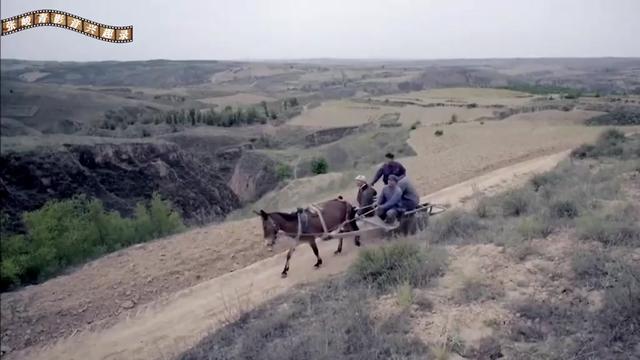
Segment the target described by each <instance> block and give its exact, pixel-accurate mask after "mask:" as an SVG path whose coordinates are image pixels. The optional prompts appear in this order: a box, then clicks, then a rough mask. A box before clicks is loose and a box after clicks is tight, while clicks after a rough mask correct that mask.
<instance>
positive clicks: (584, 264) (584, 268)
mask: <svg viewBox="0 0 640 360" xmlns="http://www.w3.org/2000/svg"><path fill="white" fill-rule="evenodd" d="M611 261H612V259H611V258H610V257H609V256H608V255H607V253H606V252H604V251H602V250H597V249H592V250H586V249H583V250H580V251H578V252H576V253H575V254H574V255H573V256H572V258H571V268H572V269H573V272H574V274H575V277H576V279H578V280H580V281H581V282H584V283H586V284H587V285H588V286H590V287H601V286H602V285H603V282H604V278H605V277H606V276H607V274H608V271H607V267H608V264H609V263H610V262H611Z"/></svg>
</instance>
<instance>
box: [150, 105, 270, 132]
mask: <svg viewBox="0 0 640 360" xmlns="http://www.w3.org/2000/svg"><path fill="white" fill-rule="evenodd" d="M267 111H268V110H267ZM267 114H268V115H269V116H270V117H271V119H277V118H278V115H277V114H276V113H275V112H267V113H265V112H263V111H262V112H261V111H258V110H257V109H256V108H253V107H251V108H248V109H246V110H245V109H242V108H239V107H238V108H235V109H234V108H233V107H231V106H226V107H225V108H224V109H223V110H222V111H216V110H215V109H189V110H186V109H182V110H172V111H169V112H167V113H164V114H162V115H160V116H156V117H155V118H154V123H155V124H161V123H166V124H173V125H191V126H197V125H210V126H224V127H231V126H245V125H253V124H265V123H266V122H267V119H268V116H267Z"/></svg>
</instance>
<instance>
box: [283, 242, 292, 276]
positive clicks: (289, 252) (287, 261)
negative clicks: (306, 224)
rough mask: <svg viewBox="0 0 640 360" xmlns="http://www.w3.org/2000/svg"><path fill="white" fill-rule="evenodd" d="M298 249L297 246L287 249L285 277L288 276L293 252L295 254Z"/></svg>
mask: <svg viewBox="0 0 640 360" xmlns="http://www.w3.org/2000/svg"><path fill="white" fill-rule="evenodd" d="M295 250H296V248H295V247H292V248H289V251H287V260H286V261H285V262H284V269H283V270H282V274H281V275H282V277H283V278H285V277H287V272H289V260H290V259H291V254H293V252H294V251H295Z"/></svg>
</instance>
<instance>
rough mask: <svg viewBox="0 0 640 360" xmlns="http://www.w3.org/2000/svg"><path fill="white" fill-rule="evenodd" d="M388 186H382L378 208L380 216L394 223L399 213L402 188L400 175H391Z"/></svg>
mask: <svg viewBox="0 0 640 360" xmlns="http://www.w3.org/2000/svg"><path fill="white" fill-rule="evenodd" d="M387 180H388V183H387V186H385V187H384V188H382V192H381V193H380V195H379V197H378V208H377V210H376V212H377V214H378V216H380V218H381V219H382V220H385V221H386V222H387V223H388V224H393V223H394V222H395V221H396V219H397V218H398V215H399V210H400V205H401V200H402V189H400V186H398V177H397V176H395V175H389V178H388V179H387Z"/></svg>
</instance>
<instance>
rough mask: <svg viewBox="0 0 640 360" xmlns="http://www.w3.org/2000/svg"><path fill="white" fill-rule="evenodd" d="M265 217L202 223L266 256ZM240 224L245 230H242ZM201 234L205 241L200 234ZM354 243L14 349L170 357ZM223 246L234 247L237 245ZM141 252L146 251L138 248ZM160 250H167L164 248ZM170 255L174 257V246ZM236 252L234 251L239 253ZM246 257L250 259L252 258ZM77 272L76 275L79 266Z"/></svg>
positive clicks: (491, 181) (525, 168) (482, 181)
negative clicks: (261, 224)
mask: <svg viewBox="0 0 640 360" xmlns="http://www.w3.org/2000/svg"><path fill="white" fill-rule="evenodd" d="M565 155H566V152H562V153H557V154H554V155H549V156H543V157H540V158H536V159H533V160H529V161H525V162H522V163H519V164H516V165H512V166H509V167H506V168H503V169H499V170H496V171H494V172H491V173H489V174H485V175H483V176H480V177H477V178H474V179H472V180H469V181H466V182H463V183H461V184H458V185H455V186H452V187H449V188H446V189H443V190H441V191H438V192H437V193H434V194H432V195H429V196H427V197H426V198H427V199H428V200H429V201H433V202H439V203H450V204H456V203H458V202H460V201H461V200H463V199H464V198H466V197H468V196H470V195H472V193H473V191H477V190H490V189H495V188H498V187H504V186H513V185H516V184H518V183H520V182H522V181H524V179H526V178H527V177H528V175H530V174H531V173H534V172H540V171H545V170H548V169H550V168H551V167H553V166H554V165H555V164H556V163H557V162H558V161H560V160H561V159H562V158H564V157H565ZM257 225H258V224H257V222H256V221H255V220H249V221H242V222H236V223H230V224H224V225H222V226H220V227H216V228H213V229H209V230H204V229H202V230H197V231H212V232H213V233H215V234H216V235H218V236H221V235H222V236H225V237H227V238H230V239H233V238H234V235H233V234H234V233H235V234H238V232H241V233H244V235H245V236H247V235H248V236H249V237H251V235H250V234H251V233H253V237H254V239H255V240H251V242H250V244H251V246H250V247H249V248H247V249H243V250H241V249H237V250H240V251H234V253H235V254H244V255H243V256H248V257H251V256H255V257H256V258H259V257H261V256H264V255H262V253H263V251H264V250H263V249H261V248H260V245H259V242H258V241H257V239H256V238H258V237H259V231H258V227H257ZM222 228H225V229H227V231H225V232H224V233H223V232H222V231H223V230H222ZM234 229H235V230H236V231H238V232H234ZM190 234H191V235H192V236H193V235H195V234H197V233H196V232H191V233H190ZM181 236H185V235H181ZM236 236H237V235H236ZM193 237H194V238H195V239H194V241H195V242H196V244H197V242H198V239H197V238H198V236H193ZM200 237H202V235H200ZM176 238H177V237H176ZM172 240H173V241H175V240H174V239H168V240H165V242H166V247H165V246H163V248H164V249H165V250H167V251H169V250H170V249H176V246H171V245H176V244H171V243H170V242H171V241H172ZM238 240H239V239H238ZM245 240H247V238H245ZM196 244H192V245H194V246H193V247H192V246H189V247H190V248H192V249H191V250H189V249H185V248H183V249H182V250H183V251H193V248H195V247H196V246H195V245H196ZM232 244H233V242H232V243H230V245H232ZM347 244H348V245H347V249H346V251H345V253H344V254H343V255H341V256H337V257H333V256H330V255H329V254H331V253H332V251H333V248H334V247H335V242H333V241H329V242H324V243H322V244H320V253H321V254H322V255H323V256H324V259H325V264H326V266H325V267H323V268H321V269H320V270H317V271H315V270H312V264H313V262H314V259H313V254H312V253H311V251H309V250H308V249H307V248H301V249H300V250H299V251H298V252H296V254H295V256H294V258H293V262H292V265H291V272H290V276H289V278H287V279H280V277H279V273H280V270H281V267H282V265H283V256H282V254H278V255H276V256H272V257H269V258H267V259H264V260H261V261H259V262H256V263H254V264H252V265H250V266H248V267H246V268H243V269H240V270H238V271H235V272H231V273H228V274H225V275H222V276H220V277H217V278H213V279H211V280H209V281H205V282H202V283H200V284H198V285H196V286H193V287H191V288H187V289H185V290H182V291H180V292H178V293H176V294H175V295H173V296H170V297H164V298H163V299H160V300H157V301H155V302H153V303H150V304H149V305H147V306H144V307H143V308H141V309H140V311H138V313H137V314H135V315H133V314H132V315H133V316H132V317H131V318H129V319H126V320H124V319H123V320H122V321H119V322H118V323H116V324H115V325H113V326H111V327H108V328H103V329H97V330H95V331H83V332H79V333H77V334H74V336H71V337H69V338H66V339H64V340H62V341H60V342H59V343H57V344H55V345H53V346H51V347H49V348H46V349H36V348H32V349H27V351H22V352H20V353H14V354H12V356H11V358H30V359H150V358H168V357H170V356H171V355H172V354H176V353H178V352H180V351H181V350H184V349H186V348H188V347H190V346H192V345H193V344H195V343H196V342H197V341H198V340H199V339H200V338H202V337H203V336H204V335H205V334H206V333H207V332H208V331H210V330H211V328H212V327H216V326H220V325H221V324H223V323H224V322H225V321H228V320H230V319H232V318H233V317H234V316H236V315H237V314H238V312H240V311H243V310H247V309H249V308H250V307H252V306H255V305H256V304H258V303H260V302H262V301H265V300H267V299H270V298H272V297H274V296H276V295H278V294H281V293H283V292H284V291H286V290H287V289H289V288H291V287H293V286H295V285H298V284H302V283H306V282H309V281H314V280H317V279H321V278H326V277H328V276H331V275H332V274H336V273H339V272H341V271H344V270H345V269H346V268H347V267H348V265H349V264H350V263H351V261H352V260H353V259H354V258H355V256H356V254H357V249H355V248H353V247H352V246H351V243H350V242H347ZM232 246H233V245H232ZM365 246H366V244H365ZM143 247H144V245H143V246H140V247H138V248H134V249H131V250H130V252H131V253H132V254H127V253H124V254H123V253H119V254H114V255H112V256H110V257H107V258H105V259H103V260H104V261H105V262H106V261H114V258H117V257H119V256H121V257H122V256H133V257H136V256H138V257H139V256H142V252H141V250H142V249H140V248H143ZM221 250H223V251H227V250H229V249H221ZM174 251H175V250H174ZM200 251H202V249H200ZM210 251H214V250H210ZM136 252H138V253H137V254H135V253H136ZM133 254H135V255H133ZM192 254H193V258H191V259H190V258H189V257H184V258H183V259H184V260H183V261H185V262H193V261H196V262H197V261H198V259H201V260H202V261H203V260H204V259H207V256H209V259H210V260H211V256H213V255H212V254H211V252H209V253H208V255H204V254H196V253H192ZM227 254H228V253H227ZM154 255H155V256H157V255H162V253H161V254H154ZM203 255H204V256H203ZM144 256H145V257H147V258H149V259H150V261H151V259H152V258H153V257H154V256H151V254H145V255H144ZM238 256H239V255H238ZM160 257H162V256H160ZM164 257H165V258H166V254H165V256H164ZM231 257H233V255H232V256H231ZM243 260H245V261H246V260H248V259H243ZM160 262H162V261H160ZM211 263H215V261H211ZM201 264H202V263H201ZM104 265H106V264H104ZM119 265H120V266H119V267H120V271H122V272H123V274H122V276H123V278H127V277H131V278H134V279H135V278H136V275H135V274H136V273H135V269H131V270H130V271H127V270H126V266H124V264H119ZM148 265H149V266H153V267H155V266H159V267H160V268H161V269H162V268H163V266H162V265H161V264H148ZM175 265H177V264H175ZM98 266H99V263H98V262H94V263H93V264H90V265H89V266H88V267H91V268H93V267H95V268H98ZM168 268H170V269H173V271H176V272H177V273H176V279H175V282H176V283H180V282H183V281H186V282H190V281H193V280H191V279H193V278H194V277H195V276H196V274H194V273H190V274H189V276H181V275H180V270H179V268H178V269H175V268H174V266H173V265H172V266H170V267H168ZM103 270H104V269H103ZM229 270H231V269H229ZM85 271H90V270H85V269H82V270H81V271H78V272H76V273H75V274H78V273H82V272H85ZM127 272H128V273H129V274H133V276H131V275H127V276H125V274H124V273H127ZM96 275H97V274H96ZM182 275H184V274H182ZM71 276H73V274H72V275H71ZM76 276H78V275H76ZM94 279H95V278H94ZM58 280H59V281H60V284H61V285H62V283H63V282H67V283H70V282H69V281H68V279H67V281H64V278H59V279H58ZM152 281H153V280H152ZM50 283H51V282H48V283H47V284H50ZM47 284H45V285H47ZM156 287H157V286H156ZM169 287H170V286H169ZM114 292H115V290H114ZM3 303H4V302H3ZM3 306H4V304H3Z"/></svg>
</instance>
